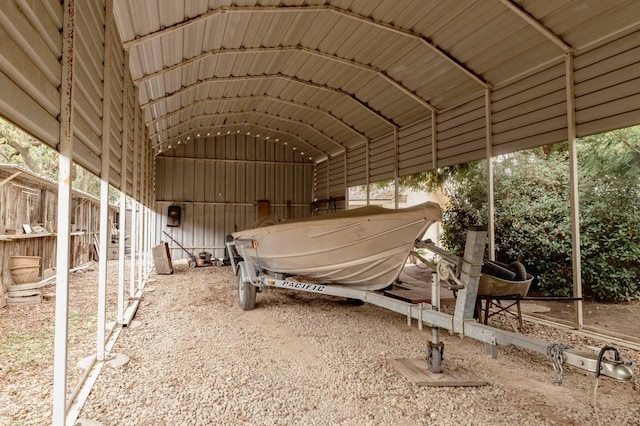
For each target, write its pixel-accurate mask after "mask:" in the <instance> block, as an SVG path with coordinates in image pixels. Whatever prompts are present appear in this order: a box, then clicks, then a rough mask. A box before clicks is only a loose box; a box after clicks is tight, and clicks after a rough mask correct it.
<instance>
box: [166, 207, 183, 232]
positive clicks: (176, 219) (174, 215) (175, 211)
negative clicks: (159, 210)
mask: <svg viewBox="0 0 640 426" xmlns="http://www.w3.org/2000/svg"><path fill="white" fill-rule="evenodd" d="M181 212H182V208H181V207H180V206H169V210H168V211H167V226H174V227H178V226H180V215H181Z"/></svg>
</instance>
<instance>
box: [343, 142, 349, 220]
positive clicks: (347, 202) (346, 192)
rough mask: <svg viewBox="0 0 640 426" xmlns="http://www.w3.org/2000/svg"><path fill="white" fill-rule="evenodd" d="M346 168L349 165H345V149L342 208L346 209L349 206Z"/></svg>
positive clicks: (345, 157) (345, 151)
mask: <svg viewBox="0 0 640 426" xmlns="http://www.w3.org/2000/svg"><path fill="white" fill-rule="evenodd" d="M347 170H349V167H348V165H347V150H346V149H345V150H344V209H345V210H347V209H348V208H349V182H348V181H347Z"/></svg>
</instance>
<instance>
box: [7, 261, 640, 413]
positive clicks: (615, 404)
mask: <svg viewBox="0 0 640 426" xmlns="http://www.w3.org/2000/svg"><path fill="white" fill-rule="evenodd" d="M180 267H183V269H185V271H183V272H185V273H186V272H187V271H186V266H184V265H182V266H180ZM226 269H228V268H223V269H221V271H224V270H226ZM97 270H98V268H97V264H96V265H92V266H90V267H89V268H88V269H85V270H82V271H78V272H75V273H73V274H71V276H70V322H69V324H70V342H69V358H70V360H71V363H75V362H76V361H77V360H80V359H81V358H83V357H86V356H89V355H92V354H94V353H95V328H96V311H97V308H96V297H97V295H96V292H97V272H98V271H97ZM211 270H212V268H196V269H195V270H192V271H191V272H189V274H191V275H193V276H194V277H196V278H197V275H198V274H204V273H209V274H210V273H212V272H211ZM224 274H226V275H225V276H227V275H228V277H227V278H226V279H228V281H229V283H228V285H226V286H225V288H226V289H227V290H225V291H228V292H229V295H227V296H228V299H229V300H233V299H234V298H235V289H234V287H235V286H234V284H233V281H234V278H233V275H232V274H230V273H229V272H228V271H226V272H224ZM108 276H109V283H108V285H109V288H111V289H113V288H115V287H116V285H117V276H118V274H117V261H111V262H109V273H108ZM152 277H153V278H154V280H157V281H158V283H160V282H161V283H162V285H165V286H172V285H177V283H179V282H180V281H179V280H183V279H184V274H175V275H170V276H157V275H152ZM54 290H55V289H54V286H53V285H51V286H49V287H48V288H46V289H45V291H47V292H53V291H54ZM279 294H280V293H277V292H275V296H273V297H280V298H282V297H283V298H284V299H282V300H284V302H283V301H280V302H278V303H281V304H282V303H284V305H283V306H286V304H287V303H298V302H300V301H301V300H302V301H304V302H305V303H307V304H309V307H310V309H312V308H313V299H314V298H316V297H317V296H314V295H310V294H307V293H301V292H295V291H287V292H284V293H282V296H280V295H279ZM227 296H225V297H227ZM278 300H280V299H278ZM230 303H232V302H230ZM534 303H535V304H536V305H544V306H545V307H548V308H550V311H549V312H546V313H545V315H547V316H549V317H557V318H561V319H567V320H570V319H571V318H572V315H573V314H572V311H571V305H570V304H567V303H562V302H553V304H552V305H548V302H544V303H543V302H539V301H536V302H534ZM233 304H234V306H229V307H228V309H234V310H235V309H238V312H241V311H239V308H237V305H235V303H233ZM54 305H55V301H54V300H46V301H44V302H43V303H41V304H39V305H32V306H29V307H20V308H3V309H0V390H1V391H0V425H25V424H27V425H31V424H33V425H38V424H47V423H49V419H50V414H51V391H52V386H53V368H52V361H53V357H52V348H53V326H54ZM445 305H446V303H445ZM141 309H144V306H142V308H141ZM323 309H324V308H323ZM445 309H446V307H445ZM363 312H365V315H369V316H371V315H374V316H375V315H381V314H382V312H381V311H380V309H379V308H375V307H372V308H367V310H366V311H363ZM376 312H377V313H376ZM384 315H385V316H390V317H393V318H394V320H393V328H394V329H397V330H398V332H401V333H407V332H408V331H407V330H405V328H406V327H405V326H406V320H405V319H403V318H404V317H403V316H402V315H399V314H394V313H388V312H386V311H384ZM587 315H588V318H589V320H590V321H593V323H594V324H595V325H598V326H600V327H602V328H604V329H610V330H615V331H616V332H619V333H620V332H624V333H629V335H632V336H634V335H635V336H640V333H639V332H638V330H639V328H638V327H640V306H639V304H638V303H629V304H619V305H613V304H612V305H605V304H589V303H585V317H587ZM396 317H397V318H396ZM107 318H108V319H110V318H115V294H114V293H113V292H110V293H108V308H107ZM372 318H373V317H372ZM585 322H586V321H585ZM403 323H404V324H405V325H403ZM491 325H494V326H496V327H500V328H505V329H510V327H511V323H510V322H509V321H506V320H504V319H503V318H502V317H501V316H496V317H494V318H492V319H491ZM413 328H414V329H415V327H413ZM522 331H523V333H524V334H526V335H530V336H532V337H537V338H546V339H548V341H566V342H568V343H570V344H572V345H575V346H584V345H594V346H604V344H605V343H604V342H603V341H599V340H594V339H591V338H585V337H584V336H582V335H579V334H576V333H570V332H567V331H564V330H560V329H555V328H549V327H545V326H542V325H539V324H536V323H530V322H525V327H524V329H523V330H522ZM413 332H417V331H416V330H413V331H411V333H413ZM446 340H447V342H448V343H447V344H448V345H449V348H450V349H449V352H448V353H449V354H451V357H450V358H449V359H454V360H456V361H457V362H458V363H459V364H460V365H461V366H462V367H463V368H469V369H477V368H480V369H481V370H482V371H483V375H484V376H485V377H491V378H492V379H491V380H492V381H495V382H496V383H500V386H503V387H504V388H505V389H510V390H511V391H513V392H515V393H520V394H523V395H524V394H527V395H528V394H531V395H530V396H531V398H529V399H527V398H523V399H519V400H518V402H517V403H518V404H521V405H522V410H536V411H540V412H545V413H546V414H545V416H546V417H545V418H546V419H547V420H548V421H549V424H565V423H563V421H562V419H563V410H566V411H572V412H575V411H576V410H578V411H579V410H585V412H587V413H588V412H589V410H590V409H591V408H590V405H589V403H588V401H589V398H590V397H591V395H592V392H593V390H592V388H593V378H592V375H590V374H588V373H585V372H581V371H579V370H577V369H573V368H569V369H568V371H569V373H568V377H567V382H566V383H567V384H566V386H563V387H558V386H554V385H552V384H550V380H549V379H550V376H552V375H553V370H552V369H550V364H549V362H548V360H547V359H546V358H545V357H544V356H541V355H538V354H534V353H529V352H527V351H523V350H521V349H518V348H513V347H506V348H501V352H500V356H499V358H498V360H491V359H490V358H487V357H485V356H484V355H483V350H484V349H483V347H482V345H481V344H478V343H477V342H474V341H473V340H471V339H464V340H462V339H459V338H455V337H454V336H450V337H446ZM273 345H274V347H273V348H271V349H270V350H273V351H280V352H281V351H283V350H286V349H287V348H286V347H285V348H282V347H280V346H279V342H278V341H277V340H274V342H273ZM276 346H278V347H277V348H276ZM290 349H291V352H292V354H293V353H297V352H296V351H298V350H299V348H295V347H291V348H290ZM620 350H621V352H622V353H623V354H625V356H628V357H631V358H632V359H634V360H636V361H638V360H640V352H639V351H636V350H633V349H630V348H620ZM496 361H497V362H496ZM636 365H637V364H636ZM69 367H70V368H69V374H70V378H69V387H70V388H73V387H74V386H75V383H76V381H77V379H78V377H79V370H78V369H77V368H75V366H74V365H70V366H69ZM634 370H635V371H634V372H635V375H636V377H637V376H638V374H640V373H639V372H638V371H637V367H635V369H634ZM523 378H525V379H523ZM531 386H537V387H539V388H540V389H538V390H540V391H542V394H540V392H538V390H536V391H535V392H532V391H531V389H530V387H531ZM600 386H601V388H600V390H599V392H600V393H601V398H602V401H603V403H606V404H607V409H608V410H609V409H610V410H616V409H618V410H632V411H633V412H636V413H638V416H639V417H638V418H640V393H639V389H638V388H637V385H633V384H628V383H618V382H614V381H612V380H604V381H601V385H600ZM534 394H535V395H534ZM542 395H543V396H542ZM580 395H583V396H582V397H581V396H580ZM580 398H584V400H585V403H584V407H575V406H574V402H572V401H575V400H579V399H580ZM572 404H573V405H572ZM585 415H586V414H585ZM554 418H556V419H557V421H554V420H553V419H554ZM625 424H634V423H633V422H631V423H625ZM636 424H640V420H639V421H638V423H636Z"/></svg>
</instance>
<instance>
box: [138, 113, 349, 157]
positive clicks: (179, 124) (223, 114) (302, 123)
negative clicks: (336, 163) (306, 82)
mask: <svg viewBox="0 0 640 426" xmlns="http://www.w3.org/2000/svg"><path fill="white" fill-rule="evenodd" d="M245 114H246V115H258V116H260V117H267V118H273V119H275V120H280V121H284V122H286V123H291V124H294V125H296V126H302V127H304V128H306V129H309V130H311V131H312V132H313V133H315V134H317V135H320V136H321V137H323V138H325V139H326V140H327V141H329V142H331V143H332V144H334V145H335V146H337V147H338V148H340V149H341V150H342V151H346V148H345V147H344V146H343V145H342V144H340V143H339V142H337V141H336V140H334V139H333V138H332V137H331V136H329V135H327V134H326V133H324V132H323V131H322V130H320V129H316V128H315V127H314V126H312V125H310V124H307V123H305V122H304V121H300V120H292V119H290V118H286V117H281V116H279V115H276V114H269V113H267V112H262V111H257V110H255V109H254V110H251V111H233V112H221V113H216V114H202V115H198V116H196V117H193V118H190V119H188V120H185V121H182V122H180V123H178V124H176V125H175V126H171V127H167V128H166V129H164V130H162V131H160V132H157V133H154V134H152V135H149V137H150V138H156V137H159V136H160V135H162V134H163V133H166V132H168V131H171V130H173V129H175V128H177V127H180V126H182V125H185V124H189V123H191V122H193V121H194V120H199V119H202V118H220V117H229V116H237V115H245Z"/></svg>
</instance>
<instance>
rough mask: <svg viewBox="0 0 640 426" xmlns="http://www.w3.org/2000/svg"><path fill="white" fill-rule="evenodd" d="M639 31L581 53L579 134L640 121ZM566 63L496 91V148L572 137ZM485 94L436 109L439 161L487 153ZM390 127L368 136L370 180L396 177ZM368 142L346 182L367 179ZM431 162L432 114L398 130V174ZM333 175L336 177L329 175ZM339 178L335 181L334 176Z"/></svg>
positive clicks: (353, 154)
mask: <svg viewBox="0 0 640 426" xmlns="http://www.w3.org/2000/svg"><path fill="white" fill-rule="evenodd" d="M639 39H640V31H638V30H636V31H632V30H630V31H627V33H626V34H624V35H622V36H620V37H619V38H617V39H616V40H614V41H609V42H607V43H600V44H599V45H597V46H595V47H593V48H591V49H589V50H586V51H584V52H580V53H579V54H576V56H575V60H574V79H575V95H576V122H577V123H576V124H577V134H578V136H587V135H591V134H596V133H601V132H606V131H609V130H614V129H618V128H622V127H627V126H631V125H635V124H638V120H639V119H638V117H640V45H638V40H639ZM566 81H567V78H566V75H565V62H564V61H563V60H561V59H560V60H557V61H555V62H553V63H550V64H547V65H546V66H544V67H541V68H540V69H538V70H537V71H536V72H534V73H530V74H528V75H524V76H522V77H520V78H519V79H517V80H516V81H512V82H510V83H508V84H505V85H503V86H500V87H496V88H494V89H493V90H492V91H491V95H490V97H491V126H492V138H493V154H494V155H499V154H505V153H508V152H513V151H518V150H523V149H529V148H534V147H537V146H542V145H546V144H552V143H557V142H562V141H564V140H566V138H567V95H566V84H567V83H566ZM485 114H486V112H485V97H484V96H482V95H478V96H477V97H474V98H473V99H470V100H468V101H467V102H465V103H463V104H461V105H459V106H456V107H453V108H450V109H447V110H446V111H441V112H439V113H438V114H437V115H436V123H437V124H436V140H437V167H444V166H450V165H453V164H457V163H461V162H466V161H475V160H480V159H483V158H485V157H486V116H485ZM393 149H394V141H393V132H390V133H389V134H388V135H386V136H384V137H381V138H378V139H376V140H373V141H371V142H370V150H369V167H370V176H369V177H370V182H375V181H378V180H382V179H389V178H393V170H394V164H393V159H394V152H393ZM365 153H366V148H365V146H364V145H362V146H360V147H358V148H355V149H352V150H349V152H348V155H347V162H348V170H347V185H348V186H356V185H363V184H365V183H366V180H367V179H366V154H365ZM432 168H433V161H432V136H431V119H430V118H426V119H425V120H421V121H419V122H417V123H415V124H412V125H409V126H405V127H403V128H401V129H399V142H398V172H399V175H400V176H404V175H408V174H413V173H417V172H421V171H426V170H430V169H432ZM332 181H333V180H332ZM335 181H338V179H336V180H335Z"/></svg>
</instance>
